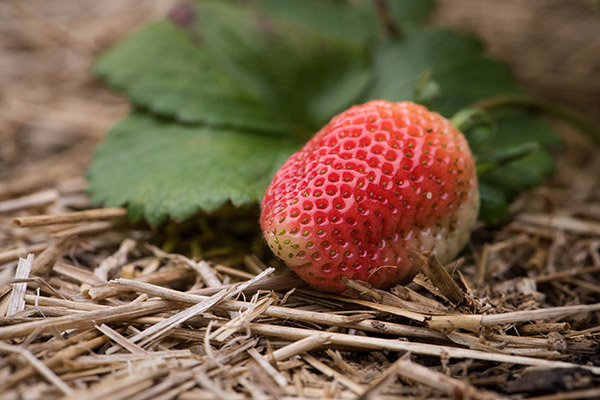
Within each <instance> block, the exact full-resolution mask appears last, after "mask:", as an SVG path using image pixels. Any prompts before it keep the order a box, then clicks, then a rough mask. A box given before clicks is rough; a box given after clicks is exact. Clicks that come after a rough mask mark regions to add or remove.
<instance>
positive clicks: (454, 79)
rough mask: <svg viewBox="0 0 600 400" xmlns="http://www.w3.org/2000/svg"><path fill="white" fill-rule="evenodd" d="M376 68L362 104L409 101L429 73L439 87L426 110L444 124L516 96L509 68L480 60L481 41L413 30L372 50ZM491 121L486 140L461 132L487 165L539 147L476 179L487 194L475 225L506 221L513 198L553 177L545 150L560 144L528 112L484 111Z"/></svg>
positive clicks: (448, 33)
mask: <svg viewBox="0 0 600 400" xmlns="http://www.w3.org/2000/svg"><path fill="white" fill-rule="evenodd" d="M374 68H375V72H374V76H375V81H374V83H373V84H372V85H371V86H370V89H369V91H368V92H367V93H366V95H365V100H368V99H376V98H385V99H387V100H391V101H401V100H414V95H415V83H418V82H420V81H422V77H423V74H425V73H427V74H428V79H430V80H431V81H433V82H435V84H436V85H437V87H438V88H439V92H438V93H437V95H436V96H433V97H431V98H430V101H429V102H430V103H431V104H428V106H429V107H430V108H432V109H433V110H435V111H438V112H439V113H441V114H442V115H444V116H446V117H448V118H449V117H451V116H452V115H453V114H455V113H457V112H459V111H460V112H464V111H461V110H464V108H466V107H468V106H469V105H471V104H473V103H474V102H476V101H478V100H481V99H484V98H488V97H493V96H498V95H506V94H517V93H520V90H519V88H518V87H517V85H516V83H515V82H514V80H513V78H512V76H511V74H510V72H509V71H508V69H507V68H506V67H505V66H504V65H502V64H500V63H498V62H495V61H492V60H489V59H487V58H485V57H484V56H483V54H482V49H481V44H480V43H479V42H478V41H476V40H475V39H473V38H471V37H468V36H464V35H460V34H457V33H454V32H451V31H448V30H430V29H422V28H421V29H412V30H408V31H406V32H405V36H404V37H403V38H402V39H401V40H388V41H386V42H382V43H381V44H380V45H379V46H378V47H377V48H376V50H375V54H374ZM489 118H490V119H491V121H492V122H493V124H494V126H495V129H493V130H492V131H491V132H489V135H487V137H482V136H481V133H482V132H483V131H482V130H481V129H480V128H477V127H474V129H479V130H478V131H477V130H476V132H478V133H477V134H470V132H465V133H466V136H467V138H468V139H469V140H473V141H474V142H473V143H472V144H473V145H474V146H473V149H474V150H476V151H477V152H478V153H479V152H480V153H482V154H484V155H485V156H486V157H488V158H489V157H493V155H494V154H499V155H500V154H504V153H507V152H510V151H512V150H513V149H515V148H518V147H519V146H520V145H522V144H523V143H526V142H535V143H537V144H539V146H540V148H539V149H538V150H534V151H531V152H530V153H529V154H528V155H526V156H524V157H521V158H519V159H517V160H516V161H513V162H511V163H508V164H506V165H504V164H503V165H500V166H498V167H496V168H494V169H493V170H490V171H487V172H486V173H485V174H482V175H481V176H480V178H479V179H480V184H481V186H482V187H483V188H484V189H482V191H485V195H484V194H483V193H482V196H481V199H482V200H481V202H482V205H481V213H480V218H481V219H482V220H484V221H493V220H498V219H502V218H504V217H505V216H506V213H507V210H508V207H507V204H508V202H509V201H510V200H511V199H512V198H513V197H514V196H515V195H516V194H518V193H520V192H522V191H523V190H526V189H528V188H530V187H532V186H536V185H539V184H540V183H541V182H542V180H543V178H544V177H545V176H546V175H548V174H549V173H551V172H552V170H553V161H552V157H551V155H550V154H549V153H548V150H547V148H548V146H551V145H554V144H557V143H558V138H557V136H556V133H555V132H554V131H553V130H552V129H551V128H550V127H549V126H548V125H547V124H546V123H545V122H544V121H543V120H541V119H540V118H539V117H538V116H537V115H536V114H535V113H533V112H531V111H529V110H526V109H523V108H519V109H516V108H512V109H508V108H507V109H497V110H493V111H490V112H489ZM492 188H493V190H492Z"/></svg>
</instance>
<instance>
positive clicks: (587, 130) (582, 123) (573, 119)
mask: <svg viewBox="0 0 600 400" xmlns="http://www.w3.org/2000/svg"><path fill="white" fill-rule="evenodd" d="M507 106H525V107H531V108H534V109H537V110H540V111H543V112H545V113H548V114H550V115H553V116H555V117H558V118H560V119H562V120H564V121H566V122H568V123H570V124H571V125H572V126H573V127H575V128H577V129H578V130H579V131H581V132H582V133H583V134H585V135H586V136H587V137H588V138H590V139H591V140H592V141H593V142H594V143H595V144H596V145H597V146H600V130H598V128H597V127H596V126H595V125H594V124H593V123H592V122H591V121H590V120H588V119H587V118H585V117H584V116H582V115H581V114H580V113H578V112H577V111H575V110H573V109H571V108H568V107H564V106H560V105H558V104H555V103H553V102H551V101H547V100H542V99H536V98H533V97H529V96H523V95H510V94H509V95H500V96H494V97H489V98H487V99H483V100H480V101H477V102H475V103H473V104H471V106H470V107H471V108H476V109H480V110H489V109H494V108H500V107H507Z"/></svg>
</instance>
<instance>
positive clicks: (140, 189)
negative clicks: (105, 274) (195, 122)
mask: <svg viewBox="0 0 600 400" xmlns="http://www.w3.org/2000/svg"><path fill="white" fill-rule="evenodd" d="M297 147H298V143H297V142H294V141H291V140H289V139H287V138H282V137H277V136H271V137H268V136H264V135H257V134H251V133H248V132H243V131H240V130H235V129H224V128H210V127H190V126H184V125H181V124H177V123H174V122H165V121H160V120H158V119H156V118H153V117H151V116H149V115H148V114H142V113H133V114H131V115H130V116H128V117H126V118H125V119H123V120H122V121H121V122H120V123H118V124H117V125H116V126H115V127H113V128H112V129H111V130H110V132H109V133H108V135H107V137H106V139H105V140H104V142H103V143H102V144H101V145H100V146H99V147H98V148H97V150H96V152H95V157H94V163H93V165H92V167H91V168H90V169H89V171H88V178H89V181H90V186H91V187H90V190H91V192H92V193H93V198H92V201H94V202H104V204H105V205H106V206H107V207H111V206H120V205H123V204H128V205H129V210H130V216H131V217H132V218H134V219H139V218H141V217H145V218H146V220H148V222H150V223H159V222H161V221H162V220H164V219H165V218H166V217H168V216H170V217H171V218H186V217H189V216H191V215H192V214H194V213H195V212H196V211H197V209H198V208H199V207H201V208H202V209H204V210H206V211H211V210H214V209H216V208H218V207H219V206H221V205H222V204H223V203H224V202H226V201H230V202H231V203H233V204H234V205H240V204H246V203H251V202H259V201H260V200H261V199H262V196H263V194H264V190H265V188H266V187H267V185H268V184H269V182H270V180H271V177H272V175H273V174H274V173H275V172H276V170H277V168H279V166H280V165H281V164H282V163H283V162H284V161H285V159H286V158H287V157H288V156H289V155H290V154H291V153H292V152H294V151H295V150H296V149H297Z"/></svg>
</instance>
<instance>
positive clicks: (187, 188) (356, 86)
mask: <svg viewBox="0 0 600 400" xmlns="http://www.w3.org/2000/svg"><path fill="white" fill-rule="evenodd" d="M375 4H376V3H375V2H372V1H362V2H361V1H348V0H303V1H281V0H250V1H249V0H245V1H237V0H203V1H197V2H193V3H191V4H190V3H183V4H181V5H179V6H177V7H176V8H175V9H174V10H172V12H171V13H170V15H169V17H170V18H169V19H168V20H162V21H157V22H154V23H151V24H149V25H147V26H145V27H143V28H142V29H140V30H139V31H137V32H136V33H134V34H132V35H130V36H129V37H127V38H126V39H124V40H123V41H122V42H120V43H119V44H117V45H116V46H115V47H113V48H112V49H111V50H109V51H108V52H107V53H106V54H104V55H103V56H102V57H101V58H100V59H99V60H98V62H97V63H96V65H95V71H96V73H97V74H98V75H99V76H101V77H102V78H104V79H105V80H106V81H108V82H109V83H110V84H111V85H113V86H114V87H115V88H118V89H120V90H122V91H123V92H125V94H126V95H127V96H128V97H129V98H130V99H131V102H132V103H133V106H134V110H135V111H134V112H133V113H132V115H130V116H128V117H126V118H125V119H124V120H123V121H122V122H121V123H119V124H118V125H117V126H115V127H114V128H113V129H112V130H111V131H110V132H109V134H108V136H107V138H106V140H105V142H104V143H103V144H102V145H101V146H100V147H99V148H98V150H97V152H96V153H95V157H94V161H93V164H92V167H91V168H90V171H89V180H90V190H91V192H92V195H93V199H94V200H95V201H96V202H104V204H105V205H107V206H116V205H126V204H127V205H128V206H129V209H130V211H131V215H132V216H134V217H137V218H141V217H144V218H146V219H147V220H149V221H150V222H153V223H156V222H159V221H161V220H163V219H164V218H166V217H172V218H185V217H187V216H189V215H191V214H193V213H194V212H195V211H196V210H197V209H202V210H206V211H210V210H214V209H215V208H217V207H219V206H220V205H222V204H224V203H226V202H231V203H233V204H235V205H242V204H246V203H252V202H256V201H259V200H260V199H261V197H262V195H263V193H264V190H265V189H266V187H267V185H268V183H269V181H270V179H271V177H272V175H273V174H274V172H275V171H276V169H277V168H278V167H279V165H281V164H282V163H283V161H284V160H285V159H286V158H287V157H288V156H289V155H290V154H291V153H292V152H293V151H294V150H296V149H297V148H299V147H300V146H301V145H302V143H303V142H304V141H306V140H307V139H308V137H309V136H310V135H312V134H313V133H314V132H316V131H317V130H318V129H319V128H320V127H321V126H322V125H324V124H325V123H326V122H327V121H328V120H329V119H330V118H331V117H332V116H334V115H335V114H337V113H338V112H340V111H342V110H343V109H346V108H347V107H349V106H350V105H352V104H356V103H360V102H364V101H366V100H369V99H387V100H391V101H398V100H415V99H416V100H420V101H423V102H428V103H430V104H427V105H428V107H430V108H432V109H434V110H436V111H438V112H440V113H441V114H443V115H445V116H447V117H450V116H451V115H452V114H454V113H456V112H457V111H459V110H460V109H463V108H465V107H467V106H469V105H470V104H472V103H474V102H476V101H479V100H481V99H485V98H489V97H492V96H498V95H512V94H519V93H520V90H519V88H518V87H517V86H516V84H515V82H514V80H513V78H512V76H511V74H510V72H509V71H508V70H507V68H506V67H505V66H503V65H502V64H500V63H497V62H494V61H492V60H489V59H487V58H485V57H484V56H483V55H482V48H481V44H480V43H479V42H478V41H476V40H474V39H472V38H470V37H466V36H463V35H459V34H456V33H453V32H451V31H449V30H431V29H424V28H419V27H418V26H417V25H418V23H419V21H420V20H422V19H423V18H424V17H425V16H426V15H427V13H428V12H429V11H430V10H431V8H432V4H433V1H431V0H427V1H425V0H406V1H402V2H397V1H394V2H387V5H388V8H387V10H386V12H387V17H388V19H389V21H391V23H394V24H396V25H397V26H398V27H399V36H398V37H394V38H389V37H388V35H387V34H386V29H385V28H384V26H383V24H382V22H381V15H379V13H380V12H381V9H377V6H376V5H375ZM389 21H388V22H389ZM487 114H488V115H489V121H491V122H490V123H489V126H488V127H486V128H482V127H481V126H475V127H473V128H472V130H470V131H468V132H466V133H467V134H468V136H469V138H470V139H471V140H472V144H473V145H474V146H473V147H474V148H475V149H476V151H477V152H481V154H483V155H485V157H487V158H488V159H492V160H493V159H495V158H496V159H498V158H500V159H501V158H502V155H503V154H511V151H513V152H514V151H515V150H514V149H517V150H519V149H522V148H520V147H519V146H520V145H521V144H522V143H524V142H536V143H539V145H540V148H539V149H538V150H535V151H532V152H531V153H530V154H528V155H526V156H524V157H521V158H519V159H518V160H516V161H512V162H511V163H508V164H506V165H505V164H504V163H497V164H498V166H497V167H496V168H494V169H492V170H490V171H486V172H485V173H482V174H481V176H480V182H481V188H482V189H481V194H482V195H481V197H482V211H481V215H480V217H481V218H482V219H483V220H486V221H492V220H497V219H501V218H504V217H505V216H506V214H507V212H508V202H509V200H510V199H511V198H512V197H513V196H514V195H516V194H517V193H518V192H520V191H522V190H524V189H526V188H529V187H531V186H533V185H536V184H539V183H540V182H541V180H542V179H543V177H544V176H545V175H546V174H548V173H549V172H551V171H552V168H553V163H552V159H551V157H550V155H549V154H548V152H547V150H546V147H547V146H549V145H551V144H554V143H556V142H557V140H556V137H555V135H554V133H553V132H552V131H551V130H550V129H549V128H548V126H547V125H546V124H545V123H544V121H542V120H540V119H539V118H538V117H537V116H536V115H535V114H533V113H532V112H530V110H525V109H509V108H503V109H494V110H490V111H489V112H488V113H487ZM488 133H489V134H488ZM516 153H519V152H518V151H516ZM516 153H515V154H516ZM519 154H520V153H519ZM115 176H118V177H119V179H115Z"/></svg>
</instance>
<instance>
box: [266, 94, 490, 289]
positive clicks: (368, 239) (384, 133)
mask: <svg viewBox="0 0 600 400" xmlns="http://www.w3.org/2000/svg"><path fill="white" fill-rule="evenodd" d="M478 209H479V193H478V190H477V177H476V171H475V163H474V161H473V157H472V155H471V151H470V149H469V146H468V144H467V141H466V139H465V138H464V136H463V135H462V133H460V132H459V131H458V130H457V129H456V128H454V127H453V126H452V124H451V123H450V121H448V120H447V119H445V118H443V117H442V116H440V115H439V114H437V113H434V112H431V111H428V110H427V109H426V108H425V107H422V106H420V105H417V104H414V103H411V102H400V103H390V102H387V101H383V100H377V101H370V102H368V103H366V104H363V105H358V106H354V107H351V108H350V109H348V110H346V111H344V112H343V113H341V114H339V115H337V116H336V117H334V118H333V119H332V120H331V121H330V122H329V123H328V124H327V125H326V126H325V127H324V128H323V129H321V130H320V131H319V132H318V133H317V134H316V135H315V136H314V137H313V138H312V139H311V140H310V141H309V142H308V143H307V144H306V145H305V146H304V147H303V148H302V149H301V150H300V151H298V152H297V153H295V154H294V155H292V156H291V157H290V158H289V159H288V160H287V161H286V163H285V164H284V165H283V166H282V167H281V169H280V170H279V171H278V172H277V174H276V175H275V177H274V178H273V182H272V183H271V185H270V186H269V188H268V189H267V193H266V195H265V197H264V199H263V203H262V214H261V219H260V221H261V227H262V230H263V233H264V236H265V238H266V240H267V242H268V244H269V247H270V248H271V249H272V250H273V252H274V253H275V254H277V256H279V257H280V258H281V259H283V260H284V261H285V262H286V263H287V264H288V265H289V266H290V268H292V270H294V271H295V272H296V273H297V274H298V275H299V276H300V277H301V278H302V279H304V280H305V281H307V282H308V283H310V284H312V285H314V286H317V287H319V288H321V289H323V290H325V291H328V292H340V291H342V290H344V289H345V287H346V285H344V283H343V282H342V277H347V278H349V279H355V280H362V281H366V282H368V283H370V284H371V285H373V286H374V287H376V288H388V287H390V286H391V285H393V284H396V283H404V282H407V281H410V280H411V279H412V278H413V277H414V275H415V274H416V273H417V272H418V271H417V269H418V266H417V264H416V262H414V260H413V259H412V258H411V257H410V256H409V252H410V251H417V252H420V251H424V250H430V251H433V252H435V253H436V255H437V256H438V258H439V259H440V260H441V261H442V262H448V261H450V260H451V259H452V258H453V257H455V256H456V254H457V253H458V251H459V250H460V249H461V248H462V247H463V246H464V245H465V243H466V242H467V240H468V238H469V234H470V232H471V229H472V228H473V225H474V223H475V220H476V217H477V213H478Z"/></svg>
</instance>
